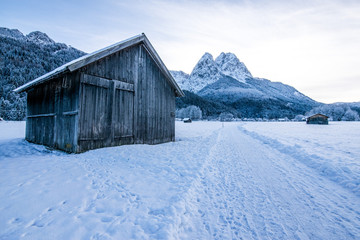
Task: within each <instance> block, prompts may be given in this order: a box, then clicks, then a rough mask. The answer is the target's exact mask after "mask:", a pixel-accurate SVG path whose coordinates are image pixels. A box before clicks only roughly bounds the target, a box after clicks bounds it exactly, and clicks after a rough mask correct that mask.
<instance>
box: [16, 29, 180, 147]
mask: <svg viewBox="0 0 360 240" xmlns="http://www.w3.org/2000/svg"><path fill="white" fill-rule="evenodd" d="M14 91H15V92H18V93H19V92H23V91H26V92H27V118H26V137H25V138H26V140H28V141H29V142H33V143H37V144H43V145H47V146H50V147H53V148H57V149H61V150H64V151H66V152H75V153H79V152H84V151H87V150H90V149H95V148H101V147H110V146H118V145H123V144H133V143H139V144H144V143H146V144H157V143H163V142H168V141H174V140H175V97H181V96H184V93H183V92H182V91H181V89H180V88H179V86H178V85H177V83H176V82H175V80H174V78H173V77H172V76H171V74H170V72H169V71H168V69H167V68H166V67H165V65H164V63H163V62H162V60H161V59H160V57H159V55H158V54H157V53H156V51H155V49H154V48H153V46H152V45H151V43H150V42H149V40H148V39H147V37H146V36H145V34H141V35H138V36H135V37H132V38H130V39H127V40H125V41H122V42H119V43H117V44H114V45H111V46H109V47H107V48H104V49H101V50H99V51H96V52H94V53H91V54H88V55H86V56H83V57H81V58H79V59H76V60H74V61H72V62H69V63H67V64H65V65H63V66H61V67H59V68H57V69H55V70H53V71H52V72H49V73H47V74H45V75H43V76H41V77H39V78H37V79H35V80H33V81H31V82H29V83H27V84H25V85H23V86H21V87H19V88H17V89H15V90H14Z"/></svg>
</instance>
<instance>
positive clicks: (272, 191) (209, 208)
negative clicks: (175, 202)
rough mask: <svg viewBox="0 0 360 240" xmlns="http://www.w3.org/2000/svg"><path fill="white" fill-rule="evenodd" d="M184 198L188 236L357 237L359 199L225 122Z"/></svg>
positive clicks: (245, 237)
mask: <svg viewBox="0 0 360 240" xmlns="http://www.w3.org/2000/svg"><path fill="white" fill-rule="evenodd" d="M191 192H192V193H191V194H190V198H191V199H190V200H189V202H188V204H187V205H188V206H190V207H189V209H188V212H189V213H192V214H191V215H193V216H191V217H189V223H188V226H187V227H188V229H194V226H201V225H202V226H203V228H202V229H201V230H202V231H199V229H195V231H194V232H191V231H187V232H186V233H184V236H186V237H187V238H189V239H199V238H204V239H356V238H359V237H360V212H359V210H360V200H359V198H358V197H357V196H355V195H353V194H352V193H351V192H349V191H348V190H346V189H343V188H342V187H340V186H339V185H337V184H336V183H334V182H332V181H330V180H329V179H326V178H324V177H323V176H321V175H319V174H318V173H317V172H315V171H314V170H312V169H310V168H308V167H307V166H305V165H303V164H302V163H299V162H298V161H297V160H296V159H294V158H293V157H291V156H289V155H286V154H282V153H280V152H278V151H277V150H274V149H273V148H271V147H269V146H264V144H262V143H261V142H259V141H257V140H255V139H253V138H251V137H250V136H247V135H246V134H244V132H243V131H242V128H241V127H238V126H237V125H230V126H229V127H225V128H223V129H222V130H221V131H220V132H219V135H218V137H217V141H216V143H215V144H214V146H213V148H212V149H211V151H210V154H209V156H208V158H207V161H206V164H205V167H204V169H203V171H202V172H201V175H200V177H199V180H198V182H197V183H195V184H194V187H193V189H191ZM194 213H195V214H194Z"/></svg>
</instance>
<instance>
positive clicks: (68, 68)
mask: <svg viewBox="0 0 360 240" xmlns="http://www.w3.org/2000/svg"><path fill="white" fill-rule="evenodd" d="M138 43H143V44H144V45H145V48H146V49H147V51H148V52H149V54H150V55H151V57H152V58H153V60H154V61H155V62H156V64H157V65H158V67H159V68H160V70H161V71H162V72H163V74H164V75H165V76H166V78H167V80H168V81H169V83H170V84H171V85H172V86H173V87H174V88H175V89H176V95H177V96H178V97H182V96H184V93H183V91H182V90H181V89H180V87H179V86H178V84H177V83H176V81H175V79H174V78H173V76H172V75H171V73H170V72H169V70H168V69H167V68H166V66H165V64H164V63H163V61H162V60H161V59H160V57H159V55H158V54H157V52H156V51H155V49H154V47H153V46H152V45H151V43H150V41H149V39H148V38H147V37H146V35H145V34H144V33H142V34H139V35H137V36H134V37H132V38H129V39H126V40H124V41H121V42H118V43H115V44H113V45H110V46H108V47H106V48H103V49H100V50H98V51H95V52H93V53H89V54H87V55H84V56H82V57H80V58H78V59H75V60H73V61H71V62H68V63H66V64H64V65H62V66H60V67H58V68H56V69H54V70H53V71H51V72H49V73H47V74H45V75H42V76H41V77H38V78H36V79H34V80H32V81H30V82H28V83H26V84H24V85H22V86H20V87H18V88H16V89H15V90H14V92H17V93H20V92H23V91H26V90H28V89H30V88H33V87H35V86H37V85H39V84H41V83H44V82H47V81H50V80H51V79H54V78H56V77H58V76H60V75H62V74H64V73H66V72H73V71H75V70H77V69H79V68H82V67H84V66H86V65H88V64H90V63H93V62H95V61H97V60H99V59H101V58H104V57H106V56H109V55H111V54H113V53H115V52H117V51H120V50H122V49H124V48H127V47H130V46H133V45H135V44H138Z"/></svg>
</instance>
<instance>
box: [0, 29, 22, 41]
mask: <svg viewBox="0 0 360 240" xmlns="http://www.w3.org/2000/svg"><path fill="white" fill-rule="evenodd" d="M0 36H3V37H9V38H14V39H25V36H24V34H22V33H21V32H20V31H19V30H17V29H9V28H4V27H0Z"/></svg>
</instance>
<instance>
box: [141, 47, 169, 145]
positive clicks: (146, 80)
mask: <svg viewBox="0 0 360 240" xmlns="http://www.w3.org/2000/svg"><path fill="white" fill-rule="evenodd" d="M140 52H141V54H140V68H139V79H138V86H137V89H136V90H137V99H138V104H137V106H138V109H137V111H136V114H138V119H139V121H138V123H137V126H138V127H139V128H140V131H138V135H137V136H136V139H138V142H143V143H149V144H157V143H162V142H168V141H174V140H175V114H174V112H175V89H174V88H172V87H171V86H170V84H169V83H168V81H167V79H166V77H165V75H164V74H163V73H162V72H161V71H160V69H159V67H158V66H157V65H156V63H155V61H153V59H152V57H151V55H150V54H149V52H148V51H147V49H146V47H145V46H141V48H140ZM135 93H136V91H135ZM135 95H136V94H135Z"/></svg>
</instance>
